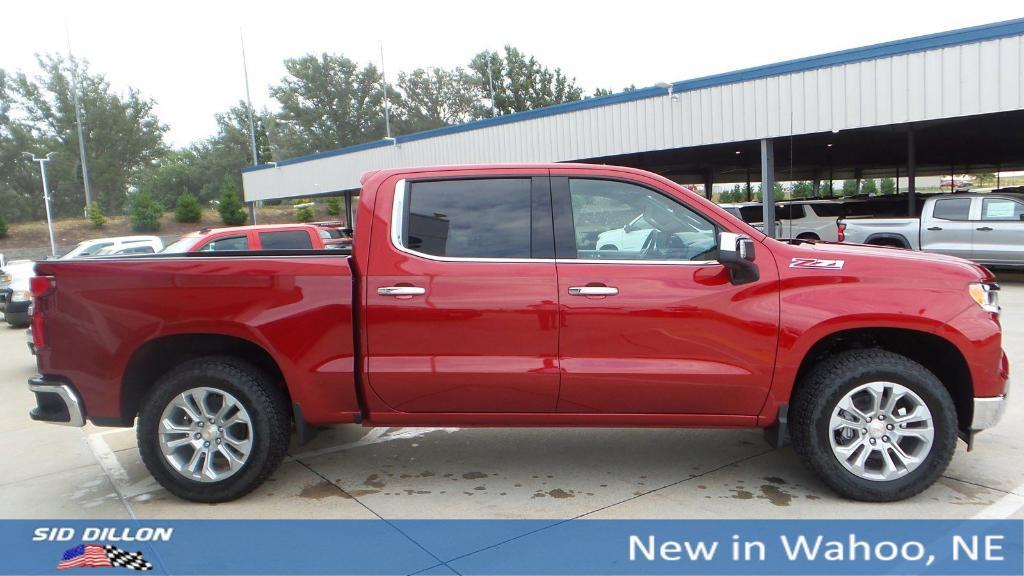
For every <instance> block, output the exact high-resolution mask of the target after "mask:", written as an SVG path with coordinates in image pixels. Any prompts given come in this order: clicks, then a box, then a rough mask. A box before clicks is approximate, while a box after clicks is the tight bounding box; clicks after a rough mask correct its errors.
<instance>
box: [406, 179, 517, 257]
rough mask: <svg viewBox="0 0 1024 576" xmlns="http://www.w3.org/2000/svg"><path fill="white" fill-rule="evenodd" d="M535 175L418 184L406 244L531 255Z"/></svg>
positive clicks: (411, 191) (448, 251)
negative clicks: (532, 193) (531, 211)
mask: <svg viewBox="0 0 1024 576" xmlns="http://www.w3.org/2000/svg"><path fill="white" fill-rule="evenodd" d="M530 187H531V181H530V179H529V178H498V179H481V180H448V181H438V182H413V183H412V184H411V185H410V186H409V188H408V191H407V192H406V198H405V210H404V215H403V216H404V221H403V223H402V226H403V229H402V244H403V245H404V246H405V247H406V248H409V249H411V250H415V251H417V252H422V253H424V254H430V255H432V256H447V257H458V258H529V257H530V222H531V221H530Z"/></svg>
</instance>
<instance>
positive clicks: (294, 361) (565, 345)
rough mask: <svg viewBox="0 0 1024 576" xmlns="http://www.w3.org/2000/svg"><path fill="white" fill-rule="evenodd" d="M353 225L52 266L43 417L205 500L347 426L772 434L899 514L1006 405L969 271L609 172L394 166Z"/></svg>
mask: <svg viewBox="0 0 1024 576" xmlns="http://www.w3.org/2000/svg"><path fill="white" fill-rule="evenodd" d="M358 210H359V212H358V218H357V223H358V224H357V228H356V231H355V232H356V233H355V242H354V246H353V251H352V254H351V256H349V255H343V254H332V253H331V252H329V251H320V250H308V251H304V250H295V251H288V250H277V251H275V250H261V251H251V252H246V253H237V252H235V253H231V254H224V253H220V254H218V253H217V252H216V251H213V252H202V251H201V252H195V253H189V254H171V255H154V256H143V257H135V258H131V259H123V260H119V259H100V260H83V261H68V262H64V261H45V262H39V263H38V264H37V267H36V271H37V274H39V276H38V277H36V278H34V279H33V281H32V291H33V294H34V298H35V300H34V305H35V315H34V316H33V337H34V339H35V346H36V348H37V349H38V351H39V353H38V357H37V358H38V360H37V361H38V369H39V375H38V376H36V377H34V378H33V379H31V381H30V382H29V386H30V388H31V390H32V391H33V392H35V394H36V398H37V407H36V408H34V409H33V411H32V414H31V416H32V418H34V419H36V420H41V421H47V422H55V423H61V424H70V425H77V426H81V425H82V424H83V423H84V422H85V421H86V420H87V419H88V420H90V421H92V422H93V423H94V424H97V425H102V426H132V425H133V423H135V422H136V419H137V432H138V442H139V447H140V450H141V454H142V458H143V460H144V461H145V463H146V465H147V466H148V468H149V470H150V471H151V472H152V474H153V476H154V477H156V479H157V480H158V481H160V483H161V484H163V485H164V486H165V487H166V488H167V489H168V490H170V491H171V492H173V493H174V494H177V495H178V496H180V497H182V498H186V499H190V500H197V501H208V502H210V501H224V500H230V499H233V498H237V497H239V496H242V495H243V494H245V493H247V492H249V491H250V490H252V489H253V488H255V487H256V486H257V485H259V484H260V483H261V482H262V481H263V480H264V479H266V478H267V476H268V475H269V474H271V473H272V471H273V470H274V469H275V467H276V466H277V465H278V464H279V463H280V462H281V460H282V458H283V457H284V455H285V452H286V450H287V447H288V443H289V438H290V436H291V433H292V431H293V430H295V431H296V433H297V434H298V436H299V440H300V441H303V440H304V439H306V438H308V437H309V436H310V434H311V433H312V432H313V431H314V430H315V429H316V428H317V427H319V426H323V425H327V424H334V423H342V422H360V423H362V424H363V425H365V426H608V427H626V426H647V427H760V428H764V429H766V436H767V438H768V439H769V441H770V443H772V444H773V445H780V444H782V442H783V441H784V440H785V439H787V438H788V439H791V440H792V443H793V446H794V448H795V449H796V451H797V452H798V453H799V454H800V456H801V457H802V458H803V460H804V461H805V462H806V464H807V465H808V466H810V467H811V468H812V469H813V470H814V471H815V472H817V473H818V474H819V475H820V476H821V478H822V479H823V480H824V482H825V483H827V484H828V485H829V486H831V487H832V488H833V489H835V490H836V491H837V492H839V493H840V494H842V495H845V496H847V497H850V498H856V499H863V500H874V501H889V500H896V499H900V498H905V497H908V496H911V495H913V494H916V493H918V492H920V491H921V490H923V489H925V488H926V487H928V486H929V485H930V484H931V483H932V482H934V481H935V479H936V478H937V477H938V476H939V475H940V474H941V473H942V471H943V470H944V469H945V467H946V466H947V464H948V463H949V461H950V459H951V458H952V456H953V452H954V448H955V445H956V442H957V437H958V435H959V436H960V437H961V438H963V439H964V440H966V441H967V442H968V443H970V442H971V441H972V439H973V437H974V433H975V432H977V431H978V430H982V429H984V428H988V427H990V426H992V425H994V424H995V423H996V422H997V421H998V420H999V418H1000V416H1001V414H1002V412H1003V410H1004V408H1005V404H1006V402H1005V395H1006V392H1007V380H1008V372H1009V365H1008V361H1007V358H1006V355H1005V354H1004V353H1003V350H1002V347H1001V329H1000V324H999V311H1000V309H999V305H998V301H997V295H998V286H997V285H996V284H995V283H994V277H993V275H992V274H991V273H990V272H989V271H988V270H987V269H985V268H984V267H981V266H978V265H976V264H973V263H971V262H967V261H965V260H961V259H957V258H952V257H944V256H936V255H923V254H919V253H913V252H907V251H901V250H892V249H887V248H880V247H868V246H851V245H841V244H831V243H823V242H817V241H807V240H794V241H789V242H780V241H777V240H773V239H771V238H767V237H766V236H765V235H764V234H762V233H761V232H758V231H757V230H755V229H754V228H752V227H750V226H748V225H747V224H745V223H743V222H741V221H740V220H738V219H736V218H734V217H733V216H731V215H729V214H728V213H726V212H725V211H724V210H721V209H719V208H718V207H716V206H715V205H714V204H712V203H710V202H708V201H706V200H704V199H703V198H701V197H699V196H697V195H695V194H693V193H692V192H689V191H687V190H685V189H683V188H682V187H681V186H679V185H677V184H675V183H673V182H671V181H669V180H666V179H665V178H662V177H659V176H656V175H654V174H650V173H648V172H644V171H640V170H633V169H627V168H616V167H611V166H595V165H573V164H538V165H515V166H500V165H499V166H466V167H443V168H413V169H406V170H382V171H379V172H372V173H369V174H367V175H366V176H365V177H364V178H363V182H362V190H361V201H360V203H359V208H358ZM609 238H611V239H612V240H608V239H609ZM599 239H600V242H599Z"/></svg>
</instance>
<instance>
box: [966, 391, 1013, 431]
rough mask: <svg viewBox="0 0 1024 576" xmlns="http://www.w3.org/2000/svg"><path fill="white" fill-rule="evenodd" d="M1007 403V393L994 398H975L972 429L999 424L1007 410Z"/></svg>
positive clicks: (979, 429)
mask: <svg viewBox="0 0 1024 576" xmlns="http://www.w3.org/2000/svg"><path fill="white" fill-rule="evenodd" d="M1006 404H1007V402H1006V394H1003V395H1002V396H995V397H992V398H975V399H974V418H973V419H972V420H971V431H972V432H978V431H981V430H985V429H987V428H991V427H993V426H995V425H996V424H998V423H999V420H1001V419H1002V418H1003V413H1004V412H1006Z"/></svg>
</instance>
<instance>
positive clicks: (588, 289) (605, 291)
mask: <svg viewBox="0 0 1024 576" xmlns="http://www.w3.org/2000/svg"><path fill="white" fill-rule="evenodd" d="M618 293H619V289H618V288H615V287H614V286H570V287H569V295H570V296H615V295H616V294H618Z"/></svg>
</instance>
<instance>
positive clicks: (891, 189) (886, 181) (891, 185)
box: [881, 178, 896, 194]
mask: <svg viewBox="0 0 1024 576" xmlns="http://www.w3.org/2000/svg"><path fill="white" fill-rule="evenodd" d="M881 190H882V194H895V193H896V181H895V180H893V179H892V178H882V187H881Z"/></svg>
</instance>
